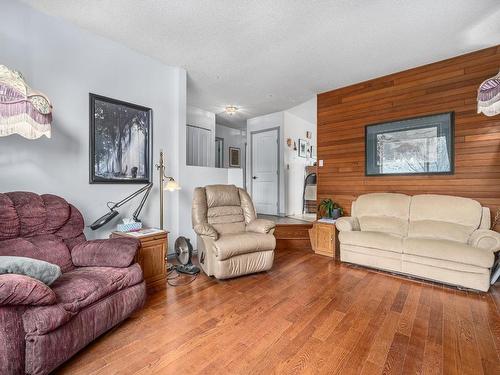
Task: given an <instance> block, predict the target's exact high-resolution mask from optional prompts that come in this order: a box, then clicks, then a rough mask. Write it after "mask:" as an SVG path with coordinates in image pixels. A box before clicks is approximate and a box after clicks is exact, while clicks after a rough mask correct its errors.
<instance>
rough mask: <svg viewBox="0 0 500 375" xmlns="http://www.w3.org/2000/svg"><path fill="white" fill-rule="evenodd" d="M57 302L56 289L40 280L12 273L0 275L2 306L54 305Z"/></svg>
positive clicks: (0, 299)
mask: <svg viewBox="0 0 500 375" xmlns="http://www.w3.org/2000/svg"><path fill="white" fill-rule="evenodd" d="M55 302H56V295H55V293H54V291H53V290H52V289H50V287H48V286H47V285H45V284H44V283H42V282H41V281H39V280H36V279H33V278H32V277H29V276H24V275H17V274H12V273H7V274H3V275H0V306H6V305H32V306H37V305H52V304H54V303H55Z"/></svg>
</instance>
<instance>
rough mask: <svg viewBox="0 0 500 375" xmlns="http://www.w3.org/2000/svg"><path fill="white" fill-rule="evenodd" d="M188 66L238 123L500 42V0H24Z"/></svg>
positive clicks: (193, 84) (229, 120)
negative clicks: (231, 109)
mask: <svg viewBox="0 0 500 375" xmlns="http://www.w3.org/2000/svg"><path fill="white" fill-rule="evenodd" d="M23 1H24V2H26V3H29V4H30V5H32V6H33V7H35V8H37V9H39V10H41V11H43V12H45V13H49V14H51V15H54V16H57V17H62V18H65V19H67V20H69V21H70V22H72V23H74V24H77V25H78V26H80V27H82V28H85V29H88V30H90V31H92V32H94V33H96V34H99V35H102V36H105V37H108V38H110V39H113V40H115V41H117V42H120V43H122V44H125V45H127V46H129V47H131V48H133V49H135V50H137V51H140V52H142V53H144V54H146V55H149V56H152V57H154V58H157V59H159V60H161V61H162V62H164V63H166V64H168V65H175V66H181V67H184V68H185V69H186V70H187V72H188V103H189V104H190V105H193V106H196V107H199V108H202V109H205V110H208V111H212V112H215V113H220V112H222V111H223V109H224V107H225V106H226V105H235V106H237V107H239V108H240V109H241V111H240V113H238V114H236V115H233V116H231V117H230V116H228V115H225V114H223V115H220V116H218V122H220V123H225V124H226V125H228V124H232V125H233V126H238V125H239V124H242V123H245V119H246V118H250V117H255V116H258V115H262V114H266V113H270V112H275V111H280V110H283V109H287V108H289V107H293V106H295V105H297V104H299V103H301V102H304V101H306V100H308V99H310V98H312V97H313V96H314V95H315V94H317V93H320V92H324V91H328V90H331V89H334V88H338V87H342V86H345V85H348V84H352V83H355V82H360V81H363V80H367V79H370V78H374V77H378V76H381V75H385V74H388V73H392V72H396V71H400V70H404V69H407V68H411V67H415V66H419V65H422V64H426V63H430V62H433V61H438V60H442V59H444V58H448V57H452V56H456V55H460V54H463V53H466V52H469V51H474V50H477V49H481V48H484V47H488V46H492V45H496V44H500V1H498V0H475V1H471V0H418V1H416V0H364V1H362V0H329V1H328V0H324V1H319V0H252V1H245V0H210V1H208V0H205V1H203V0H169V1H161V0H149V1H140V0H120V1H119V0H86V1H82V0H23Z"/></svg>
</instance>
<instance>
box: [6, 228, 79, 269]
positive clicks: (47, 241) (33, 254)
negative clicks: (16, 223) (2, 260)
mask: <svg viewBox="0 0 500 375" xmlns="http://www.w3.org/2000/svg"><path fill="white" fill-rule="evenodd" d="M0 255H3V256H18V257H27V258H33V259H39V260H43V261H45V262H49V263H52V264H57V265H58V266H59V267H61V271H62V272H67V271H70V270H72V269H73V268H74V266H73V263H72V261H71V254H70V252H69V249H68V247H67V246H66V244H65V243H64V241H63V240H62V239H61V238H59V237H57V236H56V235H53V234H45V235H39V236H33V237H27V238H22V237H18V238H12V239H10V240H5V241H0Z"/></svg>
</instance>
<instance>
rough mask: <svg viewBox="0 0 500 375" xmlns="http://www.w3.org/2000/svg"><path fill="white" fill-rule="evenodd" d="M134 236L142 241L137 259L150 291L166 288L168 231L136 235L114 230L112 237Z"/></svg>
mask: <svg viewBox="0 0 500 375" xmlns="http://www.w3.org/2000/svg"><path fill="white" fill-rule="evenodd" d="M116 237H132V238H137V239H138V240H139V241H141V247H140V248H139V251H138V252H137V254H136V256H135V261H136V262H137V263H139V265H140V266H141V268H142V273H143V275H144V280H145V281H146V287H147V289H148V292H152V291H154V290H157V289H160V288H165V287H166V285H167V266H166V256H167V249H168V232H167V231H161V232H156V233H153V234H144V235H138V236H137V235H134V234H131V233H127V232H113V233H111V238H116Z"/></svg>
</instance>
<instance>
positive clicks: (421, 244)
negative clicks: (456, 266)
mask: <svg viewBox="0 0 500 375" xmlns="http://www.w3.org/2000/svg"><path fill="white" fill-rule="evenodd" d="M403 253H404V254H411V255H416V256H420V257H426V258H433V259H441V260H446V261H451V262H457V263H463V264H469V265H472V266H478V267H484V268H491V267H492V266H493V262H494V260H495V257H494V254H493V252H492V251H488V250H484V249H479V248H477V247H472V246H469V245H467V244H463V243H461V242H457V241H449V240H439V239H429V238H405V239H404V240H403Z"/></svg>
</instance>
